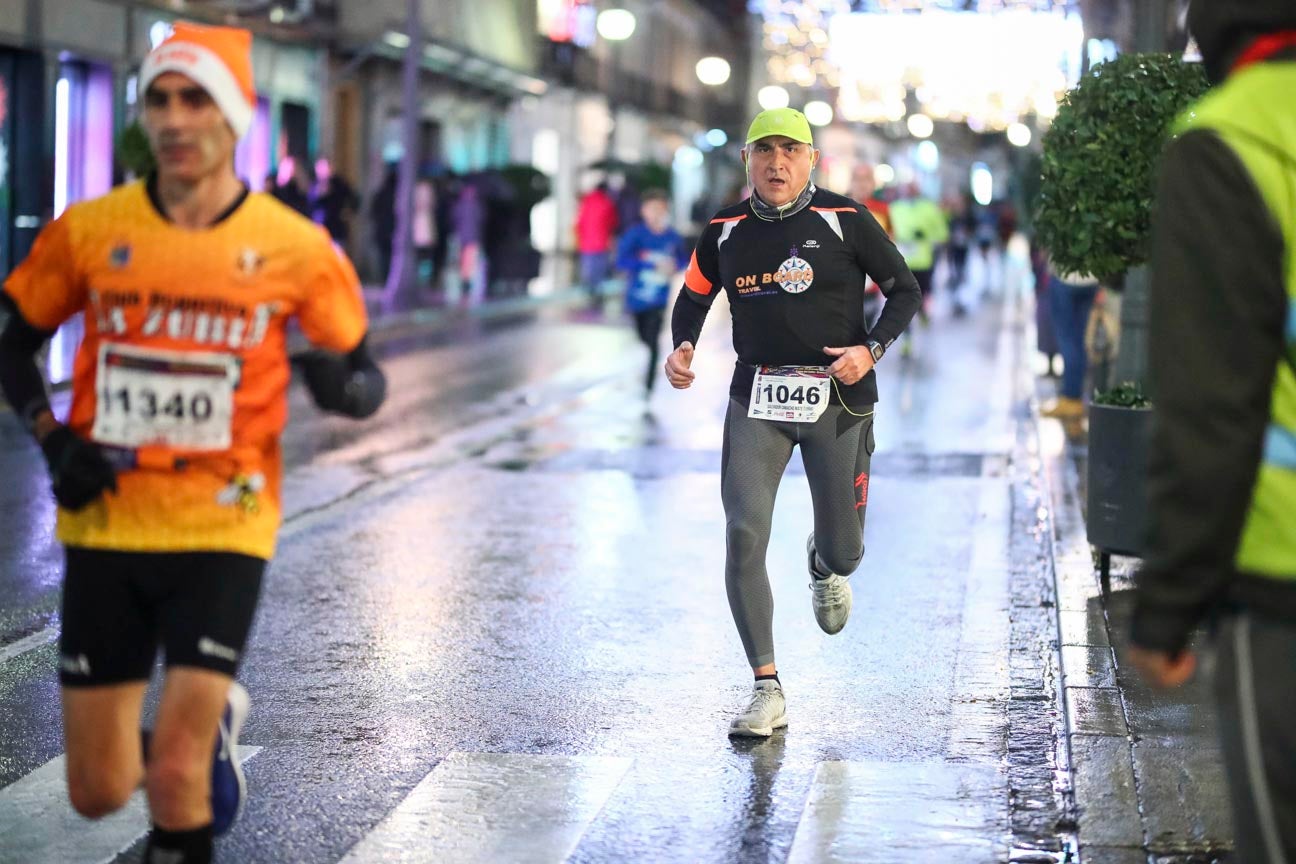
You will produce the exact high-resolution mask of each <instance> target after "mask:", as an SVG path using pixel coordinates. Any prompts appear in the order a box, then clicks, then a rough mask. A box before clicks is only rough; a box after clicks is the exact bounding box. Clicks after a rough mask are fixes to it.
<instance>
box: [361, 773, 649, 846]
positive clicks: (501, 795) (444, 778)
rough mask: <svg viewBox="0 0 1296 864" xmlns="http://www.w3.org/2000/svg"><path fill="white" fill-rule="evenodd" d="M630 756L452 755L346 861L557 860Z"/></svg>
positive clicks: (599, 805)
mask: <svg viewBox="0 0 1296 864" xmlns="http://www.w3.org/2000/svg"><path fill="white" fill-rule="evenodd" d="M630 762H631V760H630V759H623V758H612V757H588V756H585V757H582V756H546V755H525V754H509V753H452V754H450V755H449V756H447V757H446V759H445V760H444V761H442V762H441V763H440V764H439V765H438V766H437V767H436V768H435V769H433V770H432V771H431V772H430V773H429V774H428V775H427V776H426V777H424V778H423V780H422V781H420V782H419V784H418V785H417V786H416V787H414V789H413V791H411V792H410V794H409V795H407V796H406V797H405V800H404V801H402V802H401V803H400V804H399V805H398V806H397V807H396V809H395V810H394V811H392V813H391V815H390V816H388V817H387V818H386V819H384V820H383V821H382V823H381V824H379V825H378V827H376V828H375V829H374V830H373V831H372V832H370V834H369V835H368V836H367V837H365V839H364V840H362V841H361V842H360V843H358V844H357V845H356V846H355V848H353V849H352V850H351V851H350V853H348V854H347V856H346V857H345V858H343V859H342V864H369V862H376V861H382V862H387V864H396V862H400V864H415V862H429V864H431V862H437V864H476V862H482V864H486V862H498V861H509V862H514V864H558V862H562V861H564V860H566V859H567V857H568V856H569V855H571V853H572V851H573V850H574V849H575V848H576V844H577V843H579V842H580V839H581V837H582V836H584V834H585V831H586V829H587V828H588V827H589V825H590V823H591V822H593V821H594V819H595V817H597V816H598V814H599V811H601V810H602V809H603V805H604V803H605V802H606V801H607V799H608V798H609V797H610V796H611V794H612V792H613V790H614V789H616V787H617V784H618V783H620V782H621V778H622V777H624V776H625V773H626V771H627V769H629V767H630Z"/></svg>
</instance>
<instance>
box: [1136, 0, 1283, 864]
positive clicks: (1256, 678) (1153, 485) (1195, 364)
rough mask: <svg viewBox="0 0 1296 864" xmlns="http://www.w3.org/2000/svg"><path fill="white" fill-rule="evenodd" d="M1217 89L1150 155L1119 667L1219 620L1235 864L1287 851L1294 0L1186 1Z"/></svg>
mask: <svg viewBox="0 0 1296 864" xmlns="http://www.w3.org/2000/svg"><path fill="white" fill-rule="evenodd" d="M1189 29H1190V31H1191V32H1192V34H1193V36H1194V37H1195V38H1196V40H1197V43H1198V45H1199V46H1200V48H1201V52H1202V57H1203V60H1204V61H1205V64H1206V69H1207V73H1208V75H1209V76H1210V78H1211V79H1212V82H1213V83H1215V84H1216V85H1217V86H1216V87H1215V88H1214V89H1213V90H1212V92H1211V93H1209V94H1208V95H1207V96H1206V97H1205V98H1203V99H1202V100H1200V101H1199V102H1198V103H1197V104H1196V105H1194V106H1192V108H1191V109H1190V110H1188V111H1187V112H1185V114H1184V115H1183V117H1182V118H1181V119H1180V121H1179V122H1178V124H1177V128H1176V130H1175V131H1176V132H1177V137H1176V138H1175V139H1174V140H1173V142H1172V143H1171V144H1170V145H1169V147H1168V148H1167V150H1166V153H1165V155H1164V161H1163V164H1162V167H1161V179H1160V185H1159V188H1158V190H1157V200H1156V207H1155V213H1156V219H1155V222H1154V231H1153V249H1152V258H1151V269H1152V274H1153V279H1152V314H1151V336H1152V341H1151V357H1150V359H1151V363H1150V371H1151V382H1150V383H1151V384H1152V395H1153V398H1154V401H1155V404H1156V412H1157V413H1156V416H1155V422H1154V431H1153V436H1154V437H1153V444H1152V448H1151V459H1150V465H1149V474H1150V476H1149V496H1150V502H1149V503H1150V511H1149V512H1150V523H1151V524H1150V532H1149V538H1148V540H1149V550H1148V554H1147V560H1146V564H1145V566H1144V568H1143V570H1142V572H1141V573H1140V575H1139V580H1138V589H1137V602H1136V606H1135V612H1134V619H1133V633H1132V642H1133V646H1134V647H1132V648H1131V650H1130V654H1129V657H1130V660H1131V661H1132V662H1133V664H1134V665H1135V666H1136V667H1137V668H1138V669H1139V670H1140V672H1141V673H1142V674H1143V675H1144V676H1145V677H1146V678H1147V679H1148V680H1149V681H1151V682H1152V683H1154V684H1156V685H1160V686H1174V685H1177V684H1181V683H1183V682H1184V681H1186V680H1187V679H1188V678H1189V677H1191V675H1192V674H1193V670H1194V668H1195V666H1196V659H1195V657H1194V655H1193V653H1192V652H1191V651H1190V650H1189V648H1188V642H1189V637H1190V635H1191V633H1192V631H1193V630H1194V628H1195V627H1196V626H1197V624H1198V623H1200V622H1201V621H1203V620H1206V619H1211V620H1212V621H1213V622H1214V623H1215V625H1216V627H1215V628H1214V629H1215V637H1216V638H1215V640H1214V650H1215V651H1216V653H1217V655H1218V656H1217V659H1218V664H1217V671H1218V678H1217V698H1218V702H1219V716H1220V731H1221V735H1222V738H1223V751H1224V759H1225V765H1226V768H1227V772H1228V777H1229V785H1230V790H1231V798H1232V804H1233V811H1234V822H1235V835H1236V842H1237V849H1236V854H1237V860H1238V861H1239V862H1241V864H1257V862H1268V864H1278V862H1292V861H1296V720H1293V718H1296V249H1293V248H1292V244H1293V242H1294V241H1296V102H1293V101H1292V99H1291V94H1292V92H1293V91H1294V90H1296V3H1293V2H1291V0H1249V2H1227V0H1193V3H1192V5H1191V6H1190V8H1189Z"/></svg>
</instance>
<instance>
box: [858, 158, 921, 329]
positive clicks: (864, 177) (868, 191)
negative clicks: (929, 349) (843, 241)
mask: <svg viewBox="0 0 1296 864" xmlns="http://www.w3.org/2000/svg"><path fill="white" fill-rule="evenodd" d="M850 197H851V198H854V199H855V200H856V201H858V202H859V203H860V204H863V205H864V206H865V207H867V208H868V211H869V212H870V213H872V214H873V218H874V219H876V220H877V223H878V224H879V225H881V226H882V230H883V231H885V232H886V235H887V236H888V237H891V238H892V239H893V240H894V239H895V238H894V237H893V236H892V234H891V205H890V204H888V203H886V202H885V201H883V200H882V199H881V198H878V197H877V178H876V174H875V173H874V167H873V166H872V165H870V164H869V163H867V162H861V163H860V164H858V165H856V166H855V168H854V170H852V171H851V188H850ZM882 300H883V298H882V289H881V288H879V287H878V284H877V283H876V282H874V281H873V280H872V279H866V280H865V282H864V318H865V320H866V321H867V322H868V323H869V324H872V323H873V322H874V321H876V320H877V316H878V315H879V314H880V313H881V312H882ZM904 344H905V345H908V344H909V343H908V341H905V343H904Z"/></svg>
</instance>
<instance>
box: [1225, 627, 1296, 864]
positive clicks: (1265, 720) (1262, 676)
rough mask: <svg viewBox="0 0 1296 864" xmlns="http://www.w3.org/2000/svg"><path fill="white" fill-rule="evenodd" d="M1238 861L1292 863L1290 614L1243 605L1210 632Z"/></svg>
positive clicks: (1295, 787) (1295, 814)
mask: <svg viewBox="0 0 1296 864" xmlns="http://www.w3.org/2000/svg"><path fill="white" fill-rule="evenodd" d="M1216 642H1217V647H1218V652H1219V653H1218V655H1217V656H1218V663H1217V667H1216V669H1217V677H1216V680H1215V693H1216V698H1217V699H1218V700H1219V725H1220V737H1221V738H1222V739H1223V744H1224V767H1225V770H1226V773H1227V776H1228V780H1229V792H1230V798H1231V799H1232V805H1233V822H1234V826H1233V834H1234V837H1235V838H1236V844H1237V845H1236V848H1235V849H1234V850H1233V854H1234V855H1235V856H1236V857H1235V858H1234V860H1235V861H1237V862H1238V864H1296V779H1294V777H1296V775H1294V772H1296V725H1293V723H1292V717H1293V715H1296V687H1293V686H1292V676H1293V673H1296V622H1293V621H1292V620H1291V619H1284V618H1283V617H1281V616H1271V615H1265V614H1257V613H1256V612H1254V611H1249V610H1243V611H1240V612H1238V613H1236V614H1233V615H1229V616H1227V617H1226V618H1225V619H1224V620H1223V622H1222V624H1221V626H1220V631H1219V636H1218V638H1217V640H1216Z"/></svg>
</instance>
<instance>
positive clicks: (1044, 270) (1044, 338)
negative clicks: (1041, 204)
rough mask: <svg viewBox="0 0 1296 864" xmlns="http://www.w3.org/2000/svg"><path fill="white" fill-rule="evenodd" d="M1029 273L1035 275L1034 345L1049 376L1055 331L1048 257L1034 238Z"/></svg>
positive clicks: (1052, 371)
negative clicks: (1046, 363)
mask: <svg viewBox="0 0 1296 864" xmlns="http://www.w3.org/2000/svg"><path fill="white" fill-rule="evenodd" d="M1030 260H1031V273H1032V274H1033V275H1034V277H1035V347H1036V349H1037V350H1038V351H1039V352H1040V353H1041V354H1043V355H1044V357H1045V358H1046V359H1047V361H1048V372H1047V374H1048V375H1050V376H1056V375H1057V369H1056V365H1057V364H1056V362H1055V361H1056V359H1057V358H1058V357H1060V356H1061V352H1060V351H1059V350H1058V340H1057V333H1055V332H1054V330H1053V313H1052V312H1051V311H1050V309H1049V304H1050V302H1051V301H1050V299H1049V259H1048V253H1047V252H1045V251H1044V248H1043V247H1042V246H1040V245H1039V244H1038V243H1037V242H1036V241H1035V240H1034V238H1032V239H1031V247H1030Z"/></svg>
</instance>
